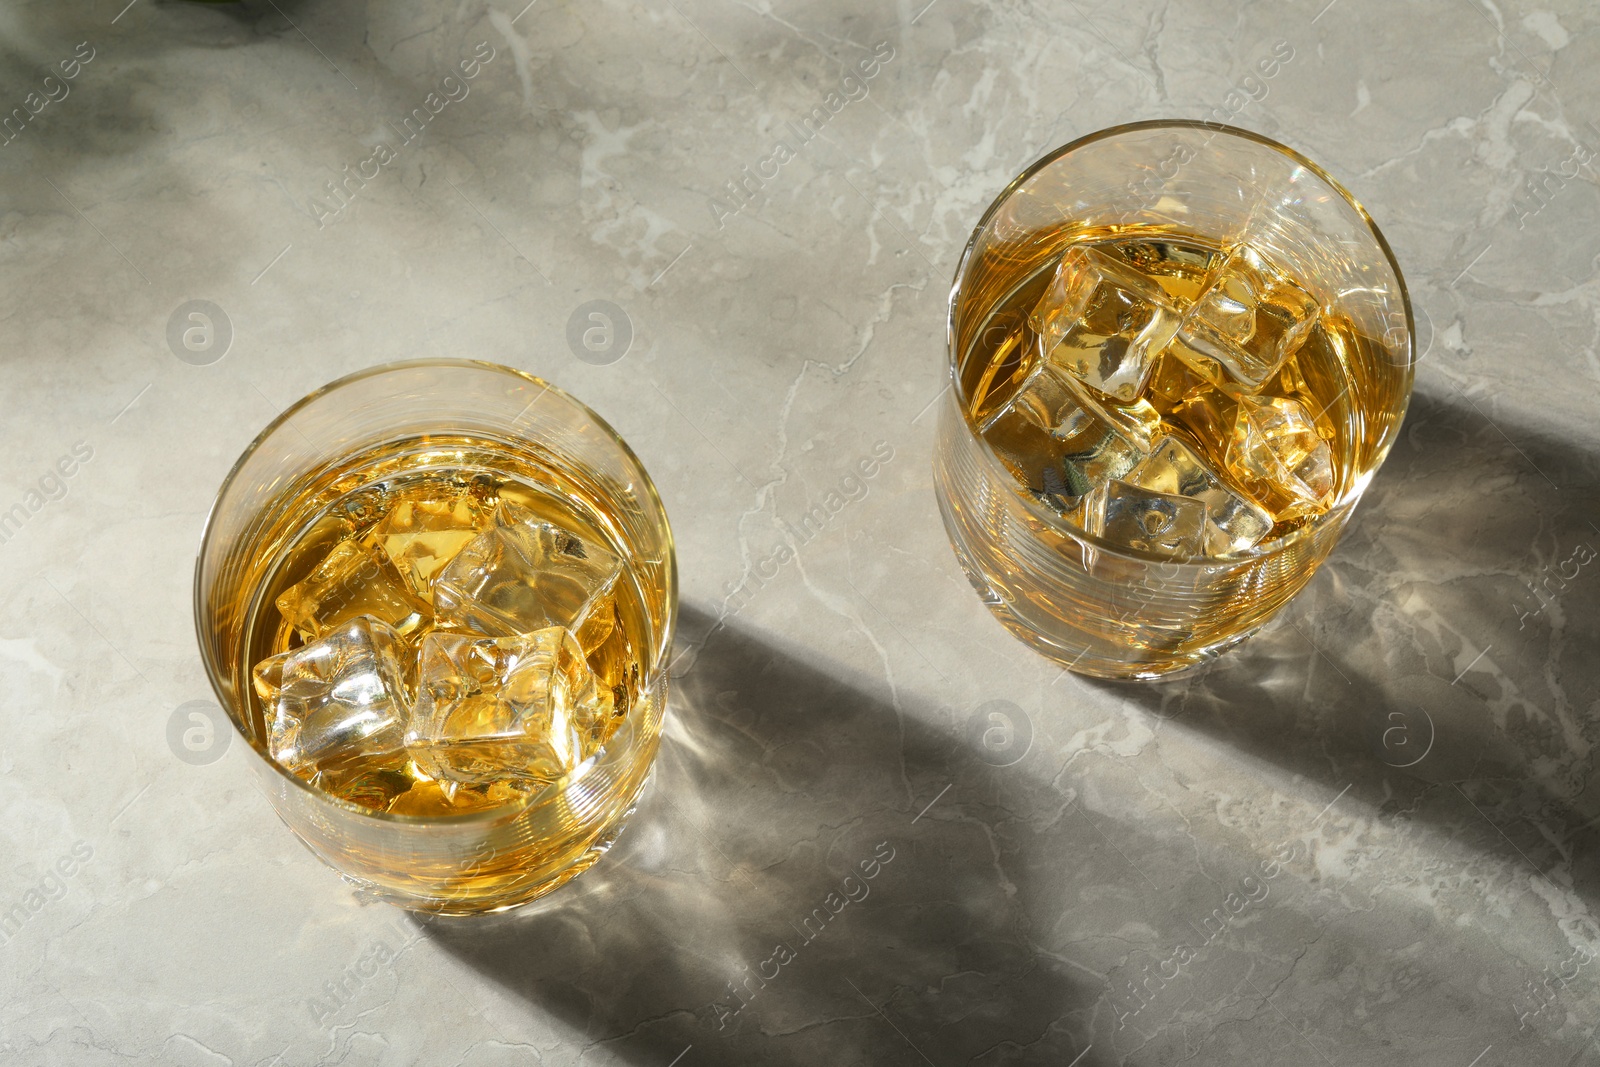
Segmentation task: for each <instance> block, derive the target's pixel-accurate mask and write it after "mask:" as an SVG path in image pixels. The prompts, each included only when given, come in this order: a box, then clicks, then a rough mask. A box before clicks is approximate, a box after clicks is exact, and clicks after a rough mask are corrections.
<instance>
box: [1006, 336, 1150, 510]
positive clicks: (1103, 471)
mask: <svg viewBox="0 0 1600 1067" xmlns="http://www.w3.org/2000/svg"><path fill="white" fill-rule="evenodd" d="M1159 421H1160V416H1159V415H1158V414H1157V413H1156V410H1155V408H1153V407H1151V406H1150V404H1149V403H1148V402H1146V401H1143V400H1139V401H1135V402H1134V403H1133V404H1113V403H1111V402H1109V401H1107V402H1106V403H1100V402H1099V401H1097V400H1096V399H1095V397H1094V396H1093V394H1092V393H1091V391H1090V390H1089V389H1088V388H1087V387H1085V386H1084V385H1083V384H1082V383H1080V382H1079V381H1078V380H1077V379H1076V378H1074V377H1073V376H1072V375H1070V374H1066V373H1064V372H1062V371H1061V370H1059V369H1057V368H1056V367H1053V366H1051V365H1050V364H1048V363H1043V362H1041V363H1040V364H1038V365H1037V366H1036V367H1035V368H1034V371H1033V373H1032V374H1031V375H1029V377H1028V379H1027V380H1026V381H1025V382H1023V384H1022V387H1021V388H1020V389H1018V390H1017V392H1016V393H1015V395H1013V396H1012V398H1011V400H1010V401H1009V402H1008V403H1006V404H1005V405H1004V406H1003V407H1001V408H1000V409H999V410H998V411H996V412H994V413H993V414H992V415H990V416H989V418H988V419H987V421H985V422H984V423H983V425H982V426H981V427H980V432H981V433H982V434H983V436H984V439H985V440H987V441H988V442H989V444H990V446H991V447H993V448H994V450H995V452H996V454H998V455H999V457H1000V460H1001V462H1003V463H1004V464H1005V465H1006V467H1007V468H1008V469H1010V471H1011V473H1012V474H1013V475H1014V476H1015V477H1016V478H1017V480H1018V481H1019V482H1021V483H1022V485H1023V486H1024V487H1025V488H1027V489H1028V490H1030V491H1031V492H1032V493H1034V494H1035V495H1036V496H1038V497H1039V498H1041V499H1042V500H1043V501H1044V502H1045V503H1046V504H1048V505H1049V506H1051V507H1053V508H1055V509H1056V510H1058V511H1061V512H1063V513H1065V512H1067V511H1070V510H1072V508H1073V507H1075V506H1076V505H1077V503H1078V498H1079V497H1081V496H1083V494H1085V493H1087V492H1088V491H1089V490H1090V489H1092V488H1094V487H1095V486H1096V485H1099V484H1100V483H1102V482H1104V481H1105V480H1106V479H1108V478H1116V477H1119V476H1121V475H1123V474H1126V473H1127V472H1128V471H1130V470H1132V469H1133V466H1134V464H1136V463H1138V462H1139V461H1140V460H1141V459H1143V458H1144V457H1145V455H1146V453H1148V452H1149V449H1150V441H1151V435H1152V434H1153V433H1154V431H1155V428H1156V426H1157V425H1158V424H1159Z"/></svg>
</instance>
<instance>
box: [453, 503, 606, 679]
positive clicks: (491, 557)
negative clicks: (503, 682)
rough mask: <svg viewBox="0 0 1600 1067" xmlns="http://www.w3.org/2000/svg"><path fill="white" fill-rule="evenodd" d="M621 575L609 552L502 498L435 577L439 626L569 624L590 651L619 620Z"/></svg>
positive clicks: (499, 631) (513, 628)
mask: <svg viewBox="0 0 1600 1067" xmlns="http://www.w3.org/2000/svg"><path fill="white" fill-rule="evenodd" d="M621 573H622V562H621V560H619V559H618V558H617V557H616V556H615V555H613V554H612V553H611V552H609V551H607V550H606V549H604V548H602V547H600V546H599V545H597V544H594V543H593V542H591V541H587V540H585V539H583V538H580V537H578V536H576V535H574V534H572V533H569V532H568V531H566V530H563V529H561V528H560V527H558V526H553V525H551V524H550V523H547V522H540V521H539V519H538V518H537V516H535V515H534V513H533V512H531V511H529V510H528V509H527V508H524V507H522V506H520V505H518V504H513V503H510V502H509V501H502V502H501V503H500V505H499V506H498V507H496V508H495V510H494V515H493V516H492V517H491V518H490V520H489V527H488V528H487V529H486V530H484V531H483V532H482V533H480V534H479V535H478V536H477V537H475V538H473V539H472V540H471V541H469V542H468V543H467V544H466V545H465V546H464V547H463V548H462V549H461V550H460V551H459V552H457V553H456V556H455V558H454V559H452V560H451V561H450V562H449V563H448V564H446V565H445V567H444V569H442V570H441V571H440V572H439V575H438V577H437V578H435V579H434V583H433V603H434V609H435V612H436V613H437V615H438V617H439V622H440V624H441V625H444V626H450V627H456V628H460V629H465V630H470V631H473V632H475V633H481V634H485V635H487V636H490V637H509V636H512V635H514V634H526V633H532V632H533V631H535V630H542V629H544V628H545V627H547V626H565V627H566V628H567V629H569V630H571V631H572V632H573V633H574V634H576V635H577V637H578V642H579V644H580V645H581V646H582V647H583V650H584V651H585V652H592V651H593V650H594V649H595V648H597V647H599V645H600V643H601V642H602V641H604V640H605V639H606V638H607V637H608V636H610V634H611V630H612V627H613V626H614V625H615V621H616V608H615V602H614V600H613V597H612V591H613V590H614V589H615V587H616V584H617V579H618V576H619V575H621Z"/></svg>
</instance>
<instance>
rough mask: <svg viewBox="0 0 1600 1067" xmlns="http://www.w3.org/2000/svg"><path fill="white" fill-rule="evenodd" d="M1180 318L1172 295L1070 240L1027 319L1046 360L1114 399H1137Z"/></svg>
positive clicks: (1110, 258)
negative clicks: (1158, 355)
mask: <svg viewBox="0 0 1600 1067" xmlns="http://www.w3.org/2000/svg"><path fill="white" fill-rule="evenodd" d="M1178 319H1179V316H1178V312H1177V310H1176V308H1175V307H1174V305H1173V302H1172V299H1171V297H1169V296H1167V294H1166V292H1165V291H1164V290H1163V289H1162V288H1161V287H1160V286H1159V285H1157V284H1156V283H1155V282H1153V281H1151V280H1150V279H1149V278H1147V277H1145V276H1144V275H1142V274H1140V273H1139V272H1138V271H1136V270H1134V269H1133V267H1132V266H1131V265H1129V264H1128V263H1127V262H1126V261H1124V260H1122V259H1120V258H1118V257H1115V256H1112V255H1108V254H1107V253H1105V252H1101V251H1099V250H1097V249H1095V248H1093V247H1092V246H1088V245H1072V246H1069V247H1068V248H1067V250H1066V252H1065V253H1063V254H1062V256H1061V262H1060V264H1059V265H1058V266H1057V267H1056V273H1055V276H1054V277H1053V278H1052V279H1051V281H1050V287H1049V288H1048V289H1047V290H1045V294H1044V296H1043V297H1042V298H1040V300H1039V303H1038V306H1036V307H1035V308H1034V309H1033V314H1032V315H1031V316H1030V318H1029V324H1030V325H1031V326H1032V327H1033V330H1034V332H1035V333H1037V334H1038V335H1039V337H1040V340H1041V343H1042V349H1041V351H1043V352H1044V354H1045V359H1046V360H1049V361H1050V362H1053V363H1055V364H1056V365H1057V366H1059V367H1061V368H1062V369H1064V370H1066V371H1068V372H1069V373H1071V374H1073V375H1075V376H1077V377H1078V378H1079V379H1080V380H1082V381H1083V382H1085V383H1087V384H1088V385H1090V386H1092V387H1093V388H1095V389H1097V390H1099V391H1100V392H1102V393H1105V394H1107V395H1108V396H1111V397H1114V398H1116V399H1117V400H1121V401H1131V400H1135V399H1137V398H1138V397H1139V395H1140V394H1141V393H1143V392H1144V386H1145V381H1146V379H1148V378H1149V376H1150V368H1151V365H1152V363H1153V361H1154V359H1155V357H1156V355H1157V354H1159V353H1160V352H1161V350H1162V349H1163V348H1165V347H1166V346H1167V342H1168V341H1170V340H1172V336H1173V334H1174V333H1175V332H1176V331H1177V329H1178Z"/></svg>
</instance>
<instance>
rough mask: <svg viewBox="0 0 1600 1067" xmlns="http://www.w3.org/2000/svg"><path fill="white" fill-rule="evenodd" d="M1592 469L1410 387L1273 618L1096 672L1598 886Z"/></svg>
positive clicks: (1599, 713) (1161, 708)
mask: <svg viewBox="0 0 1600 1067" xmlns="http://www.w3.org/2000/svg"><path fill="white" fill-rule="evenodd" d="M1597 485H1600V456H1596V455H1595V454H1593V453H1592V452H1589V451H1586V450H1584V448H1583V447H1582V446H1581V445H1578V444H1575V443H1574V442H1572V441H1564V440H1557V439H1553V438H1550V437H1547V436H1545V435H1543V434H1541V433H1540V432H1539V431H1538V430H1537V429H1535V428H1531V427H1526V426H1518V425H1513V424H1512V423H1510V422H1508V421H1506V420H1504V419H1503V418H1500V417H1497V416H1495V415H1493V413H1492V412H1491V411H1490V410H1489V409H1488V408H1487V407H1486V404H1485V402H1484V401H1482V400H1481V399H1473V398H1470V397H1469V396H1467V395H1465V394H1459V393H1452V394H1450V395H1446V396H1438V395H1428V394H1424V393H1418V394H1417V395H1416V396H1415V398H1414V400H1413V403H1412V408H1411V412H1410V414H1409V415H1408V417H1407V421H1406V424H1405V427H1404V428H1403V430H1402V433H1401V437H1400V440H1399V441H1398V442H1397V444H1396V445H1395V448H1394V450H1393V452H1392V453H1391V455H1390V457H1389V459H1388V461H1387V463H1386V464H1385V466H1384V467H1383V468H1382V470H1381V471H1380V472H1379V474H1378V476H1377V478H1376V479H1375V481H1374V483H1373V485H1372V487H1371V488H1370V490H1369V492H1368V495H1367V498H1366V500H1365V501H1364V502H1363V504H1362V506H1361V509H1360V510H1359V511H1358V513H1357V515H1356V517H1355V519H1354V520H1353V522H1352V524H1351V526H1350V528H1349V529H1348V531H1347V532H1346V535H1345V537H1344V539H1343V541H1342V542H1341V544H1340V546H1339V548H1338V549H1337V551H1336V552H1335V554H1334V556H1333V557H1332V559H1330V561H1329V563H1328V564H1327V566H1326V567H1325V568H1324V570H1323V572H1322V573H1321V574H1320V575H1318V577H1317V578H1316V579H1315V580H1314V581H1313V583H1312V585H1311V586H1310V587H1309V588H1308V589H1307V591H1306V593H1305V594H1304V595H1303V597H1302V599H1301V600H1300V601H1298V602H1297V603H1295V604H1294V605H1291V607H1290V609H1289V611H1288V612H1287V615H1286V617H1284V618H1282V619H1280V620H1279V621H1278V622H1276V623H1274V624H1273V625H1272V626H1270V627H1269V628H1268V629H1267V630H1266V631H1264V632H1263V633H1261V634H1259V635H1257V636H1256V637H1255V638H1253V639H1252V640H1251V641H1249V642H1247V643H1246V644H1244V645H1242V646H1241V647H1239V648H1238V649H1236V650H1234V651H1233V652H1231V653H1229V654H1228V655H1227V656H1224V657H1222V658H1221V659H1220V660H1218V661H1217V662H1216V663H1215V664H1213V665H1212V666H1211V667H1210V668H1208V669H1207V670H1205V671H1204V672H1202V673H1200V674H1198V675H1196V676H1193V677H1190V678H1186V679H1181V680H1175V681H1172V682H1168V683H1164V684H1159V685H1154V686H1114V687H1113V688H1116V689H1117V690H1118V691H1119V692H1121V693H1123V694H1125V695H1127V696H1128V697H1130V698H1131V699H1133V700H1134V701H1136V702H1138V703H1140V704H1141V705H1143V706H1144V707H1146V708H1147V709H1149V710H1151V711H1154V712H1157V713H1158V714H1161V715H1163V716H1165V717H1168V718H1170V719H1174V720H1178V721H1180V722H1181V723H1182V724H1183V728H1186V729H1194V730H1198V731H1201V732H1204V733H1207V734H1210V735H1213V736H1215V737H1217V738H1219V739H1221V740H1223V741H1225V742H1226V743H1227V744H1229V745H1230V746H1233V747H1235V748H1236V749H1238V750H1240V751H1242V752H1245V753H1249V754H1251V755H1254V756H1257V757H1259V758H1261V759H1263V760H1265V761H1267V762H1269V763H1272V764H1275V765H1277V766H1280V767H1283V768H1284V769H1286V770H1288V771H1291V772H1294V773H1299V774H1304V775H1306V776H1307V777H1310V778H1312V779H1314V780H1321V781H1325V782H1327V781H1337V782H1339V783H1344V782H1348V783H1350V792H1351V796H1352V798H1353V799H1354V800H1356V801H1359V802H1363V803H1365V804H1366V805H1367V806H1368V807H1369V809H1371V810H1374V811H1376V812H1377V813H1378V814H1379V815H1380V816H1386V817H1392V818H1395V819H1397V820H1401V821H1411V822H1413V823H1416V824H1419V825H1426V826H1430V827H1432V828H1433V829H1434V830H1435V831H1437V832H1441V833H1444V834H1447V835H1449V836H1452V837H1457V838H1465V839H1470V840H1471V841H1473V843H1474V846H1475V847H1477V848H1480V849H1482V850H1483V851H1485V852H1487V853H1492V854H1494V855H1497V856H1500V857H1502V858H1503V859H1505V860H1506V861H1507V862H1509V863H1513V864H1521V865H1523V867H1524V868H1525V869H1526V870H1528V871H1530V872H1531V871H1537V872H1538V874H1539V876H1542V878H1543V879H1544V880H1545V881H1546V882H1547V883H1549V885H1550V887H1551V888H1552V889H1554V888H1555V886H1556V885H1557V884H1559V885H1560V887H1561V888H1560V889H1559V890H1558V892H1559V893H1562V894H1566V893H1574V894H1576V895H1577V896H1578V897H1579V898H1581V900H1582V901H1584V902H1594V901H1597V900H1600V866H1597V865H1596V861H1595V860H1593V859H1591V858H1590V857H1592V856H1594V855H1596V854H1597V851H1596V849H1595V848H1594V847H1592V846H1593V844H1594V843H1595V842H1594V840H1593V837H1594V835H1595V834H1596V832H1597V831H1596V826H1595V823H1596V822H1597V821H1600V786H1597V784H1596V782H1595V774H1594V771H1595V752H1596V745H1597V744H1600V656H1597V654H1596V653H1597V652H1600V558H1597V557H1596V552H1600V508H1597V507H1596V493H1595V489H1596V486H1597ZM1100 684H1103V683H1100ZM1582 910H1583V909H1582V908H1581V907H1580V909H1579V911H1580V912H1581V911H1582ZM1592 932H1593V933H1594V934H1597V935H1600V927H1596V928H1595V929H1594V930H1593V931H1592Z"/></svg>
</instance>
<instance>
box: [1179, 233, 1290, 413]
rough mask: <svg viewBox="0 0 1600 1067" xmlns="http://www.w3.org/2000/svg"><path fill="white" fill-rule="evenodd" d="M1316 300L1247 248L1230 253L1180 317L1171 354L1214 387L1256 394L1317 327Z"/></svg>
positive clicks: (1259, 254) (1255, 250) (1253, 249)
mask: <svg viewBox="0 0 1600 1067" xmlns="http://www.w3.org/2000/svg"><path fill="white" fill-rule="evenodd" d="M1319 314H1320V308H1319V304H1318V301H1317V298H1316V297H1314V296H1312V295H1311V294H1310V293H1308V292H1307V291H1306V290H1305V289H1303V288H1301V287H1300V286H1299V285H1298V284H1296V282H1295V281H1294V280H1293V279H1292V278H1290V277H1289V276H1288V275H1287V274H1285V273H1284V272H1283V271H1281V270H1279V269H1278V268H1277V267H1275V266H1273V264H1271V263H1270V262H1268V261H1267V259H1266V258H1265V257H1264V256H1262V254H1261V253H1260V251H1258V250H1257V249H1255V248H1253V247H1251V246H1250V245H1241V246H1239V247H1238V248H1236V249H1234V250H1233V252H1232V253H1231V254H1229V256H1228V258H1227V259H1226V260H1224V261H1223V263H1222V265H1221V266H1220V267H1218V268H1217V271H1216V273H1215V274H1214V275H1212V277H1211V279H1210V280H1209V281H1208V282H1207V284H1206V287H1205V289H1204V290H1202V291H1201V293H1200V295H1199V296H1198V297H1196V298H1195V302H1194V305H1193V306H1192V307H1190V308H1189V310H1188V312H1187V313H1185V315H1184V317H1183V323H1182V325H1181V326H1180V327H1179V330H1178V338H1177V344H1175V345H1174V346H1173V351H1174V352H1176V353H1177V354H1178V355H1180V356H1182V357H1184V358H1185V359H1187V360H1188V361H1189V362H1190V363H1191V364H1192V365H1193V366H1194V368H1195V369H1196V370H1197V371H1199V372H1200V373H1201V374H1203V375H1205V376H1206V377H1207V378H1209V379H1210V380H1211V381H1213V382H1215V383H1216V384H1219V385H1233V384H1235V383H1237V385H1240V386H1243V387H1244V388H1245V389H1247V390H1255V389H1259V388H1260V387H1261V385H1262V383H1263V382H1265V381H1266V380H1267V379H1268V378H1270V377H1272V375H1273V374H1275V373H1277V370H1278V368H1279V367H1281V366H1283V362H1284V360H1286V359H1288V358H1289V357H1290V356H1291V355H1293V354H1294V351H1295V349H1297V348H1299V347H1300V345H1301V344H1302V343H1303V342H1304V341H1305V339H1306V335H1307V334H1309V333H1310V332H1311V328H1312V327H1313V326H1315V325H1316V324H1317V318H1318V316H1319Z"/></svg>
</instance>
